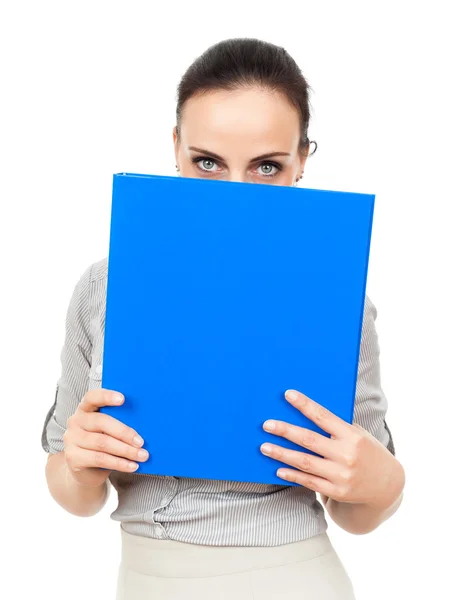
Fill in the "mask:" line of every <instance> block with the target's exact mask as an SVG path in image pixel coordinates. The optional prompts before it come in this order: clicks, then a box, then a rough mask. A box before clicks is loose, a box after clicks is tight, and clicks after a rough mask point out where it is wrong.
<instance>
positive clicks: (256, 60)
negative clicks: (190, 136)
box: [176, 38, 317, 154]
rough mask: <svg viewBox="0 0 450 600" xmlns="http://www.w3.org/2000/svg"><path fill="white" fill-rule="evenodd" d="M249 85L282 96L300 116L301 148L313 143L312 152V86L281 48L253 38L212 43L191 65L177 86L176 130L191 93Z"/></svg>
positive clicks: (178, 127) (192, 94)
mask: <svg viewBox="0 0 450 600" xmlns="http://www.w3.org/2000/svg"><path fill="white" fill-rule="evenodd" d="M251 85H259V86H261V87H263V88H266V89H267V88H268V89H270V90H274V91H278V92H280V93H282V94H284V95H285V97H286V98H287V100H288V101H289V102H290V103H291V104H292V105H293V106H294V108H296V109H297V111H298V114H299V117H300V124H301V139H300V149H301V150H302V151H308V149H309V145H310V143H313V144H315V148H314V152H315V151H316V149H317V143H316V142H314V141H313V142H310V140H309V138H308V127H309V119H310V101H309V90H310V89H311V88H310V86H309V84H308V82H307V81H306V79H305V77H304V76H303V73H302V72H301V70H300V68H299V67H298V65H297V63H296V62H295V61H294V59H293V58H292V57H291V56H290V54H288V52H286V50H285V49H284V48H282V47H281V46H275V45H274V44H271V43H269V42H263V41H261V40H257V39H253V38H234V39H229V40H224V41H222V42H219V43H217V44H214V45H213V46H211V47H210V48H208V49H207V50H206V51H205V52H204V53H203V54H202V55H201V56H199V57H198V58H197V59H196V60H195V61H194V62H193V63H192V64H191V66H190V67H189V68H188V69H187V71H186V72H185V74H184V75H183V77H182V79H181V81H180V83H179V85H178V90H177V92H178V93H177V96H178V97H177V111H176V118H177V131H178V132H179V131H180V122H181V116H182V112H183V107H184V105H185V103H186V102H187V100H189V98H191V97H192V96H195V95H196V94H200V93H205V92H208V91H212V90H217V89H221V90H235V89H237V88H239V87H247V86H251ZM314 152H313V153H312V154H314Z"/></svg>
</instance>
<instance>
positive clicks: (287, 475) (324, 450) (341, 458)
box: [261, 390, 399, 509]
mask: <svg viewBox="0 0 450 600" xmlns="http://www.w3.org/2000/svg"><path fill="white" fill-rule="evenodd" d="M285 397H286V399H287V400H288V402H290V403H291V404H292V406H294V407H295V408H297V409H298V410H300V411H301V412H302V413H303V414H304V415H305V416H306V417H307V418H308V419H310V420H311V421H313V422H314V423H316V425H318V426H319V427H320V428H321V429H322V430H323V431H326V432H327V433H329V434H331V438H328V437H326V436H324V435H321V434H320V433H317V432H315V431H312V430H311V429H306V428H303V427H298V426H296V425H291V424H289V423H285V422H283V421H272V420H271V421H266V422H265V423H264V425H263V427H264V429H265V431H268V432H269V433H272V434H274V435H277V436H281V437H284V438H286V439H287V440H290V441H291V442H294V443H295V444H298V445H299V446H303V447H304V448H307V449H308V450H312V451H313V452H316V453H317V454H319V455H320V456H315V455H312V454H309V453H307V452H302V451H300V450H299V451H297V450H289V449H287V448H283V447H281V446H278V445H274V444H263V445H262V446H261V452H262V453H263V454H265V455H266V456H270V457H271V458H274V459H276V460H279V461H281V462H283V463H286V464H287V465H290V466H292V467H294V468H293V469H286V468H283V469H279V470H278V471H277V475H278V477H280V478H282V479H285V480H287V481H291V482H295V483H299V484H301V485H304V486H305V487H307V488H309V489H311V490H314V491H316V492H318V493H320V494H321V496H322V499H323V500H324V501H325V502H326V501H327V500H328V498H332V499H333V500H335V501H337V502H350V503H358V504H360V503H362V504H367V505H370V506H372V507H373V508H376V509H380V508H386V507H388V506H390V504H392V502H393V501H394V500H395V498H396V495H398V485H395V484H396V483H397V482H396V480H397V479H398V475H397V474H398V465H399V463H398V461H397V459H396V458H395V457H394V456H393V455H392V454H391V453H390V452H389V450H388V449H387V448H386V447H385V446H383V444H382V443H381V442H379V441H378V440H377V439H376V438H375V437H374V436H373V435H371V434H370V433H369V432H368V431H366V430H365V429H363V428H362V427H360V426H359V425H357V424H350V423H347V422H346V421H344V420H342V419H341V418H339V417H338V416H337V415H335V414H334V413H332V412H331V411H329V410H327V409H326V408H325V407H323V406H322V405H320V404H318V403H317V402H315V401H314V400H311V399H310V398H308V397H307V396H305V395H304V394H302V393H300V392H298V391H296V390H288V391H287V392H286V394H285Z"/></svg>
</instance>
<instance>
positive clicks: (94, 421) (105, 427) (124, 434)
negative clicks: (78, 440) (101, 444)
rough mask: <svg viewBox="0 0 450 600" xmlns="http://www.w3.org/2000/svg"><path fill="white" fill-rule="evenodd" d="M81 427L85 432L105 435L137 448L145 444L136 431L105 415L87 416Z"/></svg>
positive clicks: (83, 419) (94, 414)
mask: <svg viewBox="0 0 450 600" xmlns="http://www.w3.org/2000/svg"><path fill="white" fill-rule="evenodd" d="M80 426H81V428H82V429H84V430H85V431H91V432H98V433H105V434H106V435H110V436H111V437H113V438H116V439H117V440H120V441H122V442H124V443H125V444H130V445H132V446H136V447H137V448H140V447H141V446H142V445H143V443H144V440H143V439H142V438H141V436H140V435H139V434H138V433H137V432H136V430H135V429H133V428H132V427H128V425H125V423H122V422H121V421H119V420H118V419H115V418H114V417H111V415H105V414H104V413H88V414H85V415H84V416H83V417H82V418H81V419H80Z"/></svg>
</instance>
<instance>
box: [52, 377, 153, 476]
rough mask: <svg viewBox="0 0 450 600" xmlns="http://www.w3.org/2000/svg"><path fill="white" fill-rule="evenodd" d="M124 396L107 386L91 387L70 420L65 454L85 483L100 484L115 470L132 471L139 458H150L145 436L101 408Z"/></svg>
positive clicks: (76, 474) (115, 403)
mask: <svg viewBox="0 0 450 600" xmlns="http://www.w3.org/2000/svg"><path fill="white" fill-rule="evenodd" d="M123 402H124V397H123V395H122V394H120V393H118V392H114V391H111V390H105V389H95V390H90V391H89V392H87V394H86V395H85V396H84V398H83V399H82V400H81V402H80V404H79V405H78V408H77V410H76V412H75V413H74V414H73V415H72V416H71V417H70V418H69V419H68V420H67V429H66V432H65V433H64V454H65V458H66V463H67V466H68V468H69V471H70V473H71V475H72V476H73V478H74V479H75V480H76V481H77V483H78V484H79V485H81V486H83V487H98V486H100V485H102V484H103V483H104V482H105V481H106V480H107V479H108V477H109V474H110V473H111V471H113V470H114V471H122V472H124V473H132V472H133V471H135V470H136V469H137V468H138V466H139V465H138V464H137V463H136V462H135V461H139V462H144V461H146V460H147V459H148V452H147V450H143V449H141V446H142V444H143V443H144V440H143V439H142V438H141V437H140V436H139V435H138V434H137V432H136V431H135V430H134V429H132V428H131V427H128V426H127V425H125V424H124V423H121V422H120V421H118V420H117V419H115V418H114V417H111V416H110V415H106V414H104V413H100V412H98V409H99V408H100V407H101V406H119V405H120V404H122V403H123Z"/></svg>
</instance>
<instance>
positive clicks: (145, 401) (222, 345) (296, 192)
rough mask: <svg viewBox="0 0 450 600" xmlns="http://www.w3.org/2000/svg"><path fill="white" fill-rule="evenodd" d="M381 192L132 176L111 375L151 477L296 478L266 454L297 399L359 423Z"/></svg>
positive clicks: (116, 236)
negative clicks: (268, 423) (268, 427)
mask: <svg viewBox="0 0 450 600" xmlns="http://www.w3.org/2000/svg"><path fill="white" fill-rule="evenodd" d="M374 201H375V197H374V195H369V194H357V193H347V192H337V191H324V190H314V189H304V188H303V189H301V188H291V187H283V186H273V185H264V184H247V183H234V182H223V181H212V180H202V179H191V178H178V177H161V176H153V175H137V174H128V173H120V174H117V175H115V176H114V179H113V198H112V212H111V231H110V248H109V259H108V281H107V296H106V320H105V340H104V352H103V377H102V386H103V387H104V388H107V389H113V390H117V391H120V392H122V393H123V394H124V395H125V403H124V404H123V405H122V406H119V407H105V408H102V409H101V411H102V412H104V413H106V414H110V415H112V416H113V417H115V418H117V419H119V420H121V421H122V422H124V423H126V424H127V425H129V426H131V427H133V428H135V429H136V431H137V432H138V433H139V434H140V435H141V436H142V437H143V438H144V440H145V444H144V448H146V449H147V450H148V451H149V453H150V455H151V457H150V459H149V460H148V461H147V462H145V463H140V466H139V468H138V470H137V471H136V473H148V474H156V475H168V476H175V477H194V478H205V479H219V480H231V481H245V482H255V483H266V484H279V485H290V484H289V483H288V482H285V481H284V480H281V479H280V478H278V477H277V475H276V470H277V468H279V467H280V466H285V465H282V464H281V463H280V462H278V461H275V460H273V459H271V458H269V457H266V456H264V455H263V454H261V452H260V445H261V444H262V443H263V442H265V441H272V442H274V443H278V444H280V445H282V446H285V447H287V448H294V449H300V450H303V451H305V452H310V453H312V454H314V453H313V452H311V451H310V450H308V449H306V448H299V447H298V446H296V445H294V444H292V443H291V442H288V441H286V440H284V439H283V438H278V437H276V436H273V435H271V434H269V433H266V432H265V431H264V430H263V429H262V424H263V422H264V421H265V420H266V419H270V418H271V419H281V420H284V421H287V422H290V423H293V424H297V425H300V426H302V427H308V428H310V429H312V430H314V431H318V432H320V433H322V434H324V435H327V436H328V437H329V434H328V433H326V432H324V431H322V430H321V429H320V428H319V427H318V426H316V425H315V424H314V423H312V422H311V421H310V420H309V419H307V418H306V417H305V416H303V414H302V413H301V412H299V411H297V410H296V409H294V408H293V407H292V406H291V405H290V404H289V403H288V402H287V401H286V400H285V398H284V392H285V390H286V389H289V388H294V389H298V390H300V391H301V392H303V393H305V394H306V395H308V396H310V397H311V398H313V399H314V400H316V401H317V402H319V403H320V404H322V405H324V406H325V407H327V408H328V409H330V410H331V411H332V412H334V413H335V414H337V415H338V416H339V417H341V418H342V419H344V420H345V421H347V422H349V423H351V422H352V420H353V408H354V398H355V390H356V379H357V369H358V360H359V347H360V337H361V328H362V319H363V310H364V300H365V292H366V278H367V269H368V261H369V249H370V239H371V230H372V219H373V209H374Z"/></svg>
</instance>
